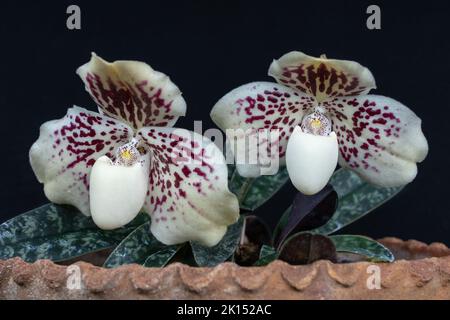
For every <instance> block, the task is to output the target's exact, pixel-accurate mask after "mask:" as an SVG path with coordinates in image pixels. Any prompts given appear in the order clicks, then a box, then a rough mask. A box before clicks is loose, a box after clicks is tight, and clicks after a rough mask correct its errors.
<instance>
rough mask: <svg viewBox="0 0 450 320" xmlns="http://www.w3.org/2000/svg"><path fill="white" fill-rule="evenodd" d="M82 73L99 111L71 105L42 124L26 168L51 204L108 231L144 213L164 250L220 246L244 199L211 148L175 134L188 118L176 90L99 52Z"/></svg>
mask: <svg viewBox="0 0 450 320" xmlns="http://www.w3.org/2000/svg"><path fill="white" fill-rule="evenodd" d="M77 73H78V75H79V76H80V77H81V79H82V80H83V82H84V84H85V87H86V90H87V91H88V92H89V94H90V95H91V96H92V98H93V99H94V101H95V102H96V104H97V105H98V107H99V113H96V112H92V111H88V110H86V109H83V108H80V107H73V108H71V109H69V110H68V112H67V114H66V116H65V117H63V118H62V119H59V120H53V121H49V122H46V123H44V124H43V125H42V126H41V129H40V136H39V139H38V140H37V141H36V142H35V143H34V144H33V146H32V147H31V150H30V162H31V166H32V168H33V170H34V172H35V174H36V176H37V178H38V180H39V181H40V182H41V183H43V184H44V191H45V194H46V196H47V198H48V199H49V200H50V201H52V202H55V203H58V204H70V205H74V206H75V207H77V208H78V209H79V210H80V211H81V212H82V213H83V214H85V215H87V216H89V215H92V218H93V220H94V222H95V223H96V224H97V225H98V226H99V227H100V228H102V229H115V228H118V227H121V226H123V225H125V224H126V223H128V222H130V221H131V220H132V219H133V218H134V217H135V216H136V215H137V214H138V213H139V212H140V211H141V210H142V209H143V210H144V211H146V212H147V213H149V214H150V216H151V220H152V221H151V222H152V223H151V232H152V233H153V235H154V236H155V237H156V238H157V239H158V240H160V241H161V242H163V243H164V244H169V245H170V244H177V243H182V242H185V241H190V240H194V241H197V242H199V243H201V244H204V245H207V246H213V245H215V244H216V243H218V242H219V241H220V240H221V238H222V237H223V235H224V234H225V232H226V230H227V226H228V225H230V224H233V223H235V222H236V221H237V219H238V216H239V206H238V201H237V198H236V197H235V195H234V194H232V193H231V192H230V191H229V190H228V186H227V184H228V180H227V167H226V163H225V159H224V157H223V154H222V153H221V152H220V150H219V149H218V148H217V147H216V146H215V144H214V143H212V142H211V141H210V140H209V139H207V138H205V137H203V136H201V135H199V134H197V133H194V132H191V131H188V130H184V129H176V128H171V126H172V125H174V124H175V122H176V121H177V119H178V117H180V116H183V115H184V114H185V112H186V103H185V101H184V99H183V98H182V96H181V92H180V90H179V89H178V87H177V86H175V85H174V84H173V83H172V82H171V81H170V79H169V78H168V77H167V76H166V75H165V74H163V73H160V72H158V71H155V70H153V69H152V68H151V67H150V66H149V65H147V64H145V63H143V62H137V61H116V62H114V63H108V62H106V61H105V60H103V59H101V58H100V57H98V56H96V55H95V54H93V55H92V58H91V60H90V61H89V62H88V63H86V64H85V65H83V66H81V67H80V68H79V69H78V70H77Z"/></svg>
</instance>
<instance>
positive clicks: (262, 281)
mask: <svg viewBox="0 0 450 320" xmlns="http://www.w3.org/2000/svg"><path fill="white" fill-rule="evenodd" d="M381 241H382V243H384V244H385V245H386V246H388V247H393V246H394V247H397V248H400V249H401V250H407V251H409V252H414V253H417V254H419V255H427V256H430V257H427V258H423V259H418V260H411V261H408V260H397V261H395V262H393V263H371V262H353V263H346V264H335V263H332V262H330V261H323V260H322V261H316V262H314V263H313V264H310V265H300V266H293V265H289V264H287V263H285V262H282V261H274V262H272V263H271V264H269V265H268V266H265V267H241V266H238V265H236V264H234V263H231V262H225V263H222V264H220V265H218V266H216V267H213V268H199V267H189V266H187V265H183V264H180V263H174V264H171V265H169V266H167V267H165V268H145V267H143V266H140V265H137V264H130V265H124V266H121V267H118V268H114V269H105V268H102V267H96V266H93V265H92V264H90V263H86V262H76V263H75V264H72V265H70V266H62V265H57V264H55V263H53V262H51V261H49V260H38V261H36V262H34V263H26V262H24V261H23V260H22V259H20V258H12V259H8V260H0V299H1V298H3V299H5V298H6V299H21V298H23V299H392V298H393V299H416V298H428V299H450V249H449V248H448V247H447V246H446V245H444V244H442V243H432V244H430V245H427V244H424V243H422V242H419V241H416V240H408V241H402V240H400V239H397V238H391V237H390V238H384V239H382V240H381ZM371 266H375V267H376V268H378V269H379V271H380V274H381V279H380V283H379V286H380V289H377V288H375V289H373V288H372V289H370V288H368V285H367V283H368V281H369V280H368V278H369V277H370V276H371V275H372V274H371V273H370V272H369V269H368V268H369V267H371ZM74 268H75V269H77V270H79V272H80V274H81V279H82V280H81V287H80V288H78V289H69V288H68V287H67V284H68V280H69V278H70V276H71V275H72V272H73V270H74ZM69 271H70V272H69Z"/></svg>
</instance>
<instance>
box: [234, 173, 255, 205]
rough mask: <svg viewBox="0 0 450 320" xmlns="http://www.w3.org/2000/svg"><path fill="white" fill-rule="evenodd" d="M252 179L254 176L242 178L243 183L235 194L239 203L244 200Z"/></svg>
mask: <svg viewBox="0 0 450 320" xmlns="http://www.w3.org/2000/svg"><path fill="white" fill-rule="evenodd" d="M254 180H255V179H254V178H246V179H245V180H244V183H243V184H242V186H241V187H240V188H239V192H238V194H237V198H238V201H239V204H242V202H243V201H244V200H245V197H246V196H247V193H248V192H249V190H250V187H251V186H252V183H253V181H254Z"/></svg>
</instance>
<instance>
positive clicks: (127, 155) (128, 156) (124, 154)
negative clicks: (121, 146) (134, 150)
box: [120, 149, 133, 160]
mask: <svg viewBox="0 0 450 320" xmlns="http://www.w3.org/2000/svg"><path fill="white" fill-rule="evenodd" d="M120 156H121V157H122V159H124V160H131V158H132V157H133V155H132V154H131V152H130V150H129V149H125V150H123V151H122V152H121V153H120Z"/></svg>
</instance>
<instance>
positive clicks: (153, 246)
mask: <svg viewBox="0 0 450 320" xmlns="http://www.w3.org/2000/svg"><path fill="white" fill-rule="evenodd" d="M165 247H166V246H165V245H164V244H162V243H161V242H159V241H158V240H156V238H155V237H154V236H153V235H152V234H151V233H150V222H146V223H144V224H142V225H141V226H139V227H138V228H136V229H135V230H134V231H133V232H131V233H130V234H129V235H128V236H127V237H126V238H125V239H123V240H122V242H121V243H120V244H119V245H118V246H117V247H116V248H115V249H114V251H113V252H112V253H111V254H110V256H109V257H108V259H106V261H105V264H104V267H106V268H114V267H118V266H121V265H123V264H129V263H138V264H144V263H145V260H146V259H147V258H148V257H149V256H151V255H152V254H153V253H155V252H157V251H159V250H162V249H164V248H165Z"/></svg>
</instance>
